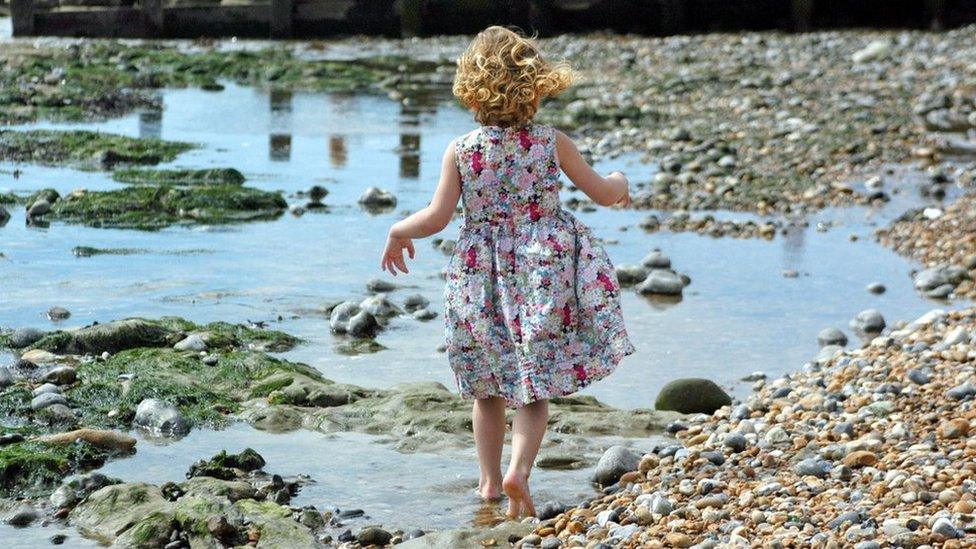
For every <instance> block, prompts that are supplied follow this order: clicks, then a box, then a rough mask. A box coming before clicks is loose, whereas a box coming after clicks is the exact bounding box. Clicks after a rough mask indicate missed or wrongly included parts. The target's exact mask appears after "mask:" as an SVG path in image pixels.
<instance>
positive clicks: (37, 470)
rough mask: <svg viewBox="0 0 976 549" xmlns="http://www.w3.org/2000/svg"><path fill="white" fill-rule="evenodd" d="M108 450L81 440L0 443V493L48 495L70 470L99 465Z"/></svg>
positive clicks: (10, 494) (15, 495) (10, 495)
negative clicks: (46, 442) (48, 442)
mask: <svg viewBox="0 0 976 549" xmlns="http://www.w3.org/2000/svg"><path fill="white" fill-rule="evenodd" d="M108 456H109V452H108V451H106V450H104V449H100V448H98V447H96V446H93V445H91V444H88V443H86V442H81V443H77V444H70V445H49V444H45V443H42V442H38V441H30V440H27V441H23V442H18V443H14V444H6V445H3V446H0V496H3V497H18V496H37V495H41V494H47V493H49V492H50V491H51V489H52V488H53V487H54V486H56V485H57V484H59V483H60V482H61V480H62V479H64V477H65V476H67V475H68V474H70V473H71V472H72V471H78V470H86V469H91V468H94V467H100V466H101V465H103V464H104V463H105V460H106V459H108Z"/></svg>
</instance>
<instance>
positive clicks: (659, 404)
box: [654, 378, 732, 414]
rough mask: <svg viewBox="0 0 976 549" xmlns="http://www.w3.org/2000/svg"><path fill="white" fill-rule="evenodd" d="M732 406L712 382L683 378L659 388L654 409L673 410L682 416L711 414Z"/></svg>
mask: <svg viewBox="0 0 976 549" xmlns="http://www.w3.org/2000/svg"><path fill="white" fill-rule="evenodd" d="M730 404H732V398H731V397H730V396H729V395H728V394H727V393H726V392H725V391H723V390H722V388H721V387H719V386H718V385H717V384H715V382H714V381H711V380H708V379H702V378H684V379H675V380H672V381H669V382H668V383H667V384H665V386H664V387H662V388H661V392H660V393H658V395H657V399H656V400H655V401H654V408H655V409H657V410H673V411H676V412H681V413H683V414H694V413H702V414H711V413H714V412H715V410H718V409H719V408H721V407H723V406H728V405H730Z"/></svg>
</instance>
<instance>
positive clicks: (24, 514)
mask: <svg viewBox="0 0 976 549" xmlns="http://www.w3.org/2000/svg"><path fill="white" fill-rule="evenodd" d="M40 516H41V514H40V513H39V512H38V511H37V509H34V508H33V507H31V506H30V505H27V504H22V505H20V506H19V507H17V510H16V511H14V512H13V513H12V514H11V515H10V516H9V517H8V518H7V524H9V525H11V526H17V527H21V528H22V527H25V526H30V525H31V524H32V523H33V522H34V521H35V520H37V519H38V518H40Z"/></svg>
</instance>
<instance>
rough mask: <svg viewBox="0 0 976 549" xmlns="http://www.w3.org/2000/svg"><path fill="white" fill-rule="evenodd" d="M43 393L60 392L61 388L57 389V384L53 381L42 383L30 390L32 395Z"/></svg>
mask: <svg viewBox="0 0 976 549" xmlns="http://www.w3.org/2000/svg"><path fill="white" fill-rule="evenodd" d="M45 393H55V394H61V389H59V388H58V386H57V385H55V384H53V383H45V384H44V385H40V386H38V387H36V388H35V389H34V391H33V392H32V394H33V396H38V395H43V394H45Z"/></svg>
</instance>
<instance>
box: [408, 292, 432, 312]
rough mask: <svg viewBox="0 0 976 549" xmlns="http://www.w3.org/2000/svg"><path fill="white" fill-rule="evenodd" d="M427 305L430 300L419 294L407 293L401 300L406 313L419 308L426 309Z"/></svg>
mask: <svg viewBox="0 0 976 549" xmlns="http://www.w3.org/2000/svg"><path fill="white" fill-rule="evenodd" d="M428 305H430V301H429V300H428V299H427V298H426V297H424V296H422V295H420V294H411V295H408V296H407V297H406V298H404V300H403V308H404V309H406V310H407V312H408V313H412V312H414V311H417V310H420V309H426V308H427V306H428Z"/></svg>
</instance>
